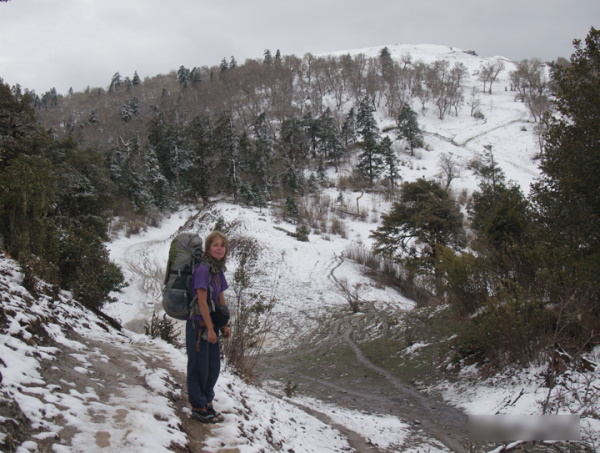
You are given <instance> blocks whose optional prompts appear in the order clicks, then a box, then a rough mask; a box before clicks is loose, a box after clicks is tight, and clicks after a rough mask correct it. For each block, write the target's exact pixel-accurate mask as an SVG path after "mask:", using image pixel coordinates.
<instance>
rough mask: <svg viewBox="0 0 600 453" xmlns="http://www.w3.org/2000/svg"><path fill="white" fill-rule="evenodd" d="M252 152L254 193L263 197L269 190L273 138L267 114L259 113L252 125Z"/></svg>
mask: <svg viewBox="0 0 600 453" xmlns="http://www.w3.org/2000/svg"><path fill="white" fill-rule="evenodd" d="M253 129H254V138H255V140H254V152H253V156H252V159H251V168H252V173H253V175H254V184H255V185H256V187H257V190H256V191H255V193H257V194H260V196H261V197H263V202H264V194H267V193H269V192H270V190H271V159H272V155H273V139H272V137H271V133H270V132H269V123H268V121H267V116H266V114H265V113H264V112H263V113H261V114H260V115H259V116H258V117H257V118H256V120H255V121H254V125H253Z"/></svg>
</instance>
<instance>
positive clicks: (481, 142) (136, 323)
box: [0, 45, 600, 453]
mask: <svg viewBox="0 0 600 453" xmlns="http://www.w3.org/2000/svg"><path fill="white" fill-rule="evenodd" d="M388 48H389V49H390V51H391V53H392V56H394V57H400V56H401V55H402V54H404V53H405V52H410V53H411V55H412V58H413V61H416V60H419V59H422V60H423V61H425V62H427V63H430V62H432V61H434V60H435V59H442V58H444V59H448V60H449V61H451V63H453V62H454V61H461V62H463V63H464V64H465V65H466V66H467V67H468V69H469V74H470V77H469V78H468V80H467V81H466V82H465V84H466V86H467V87H468V86H480V84H481V82H479V81H478V80H477V77H476V76H475V75H474V73H475V72H476V71H477V70H478V69H479V66H480V65H481V63H482V62H484V61H489V59H485V60H484V59H482V58H480V57H477V56H474V55H471V54H468V53H465V52H462V51H461V50H459V49H450V48H447V47H442V46H403V45H397V46H388ZM380 50H381V48H374V49H362V50H360V51H352V52H351V53H358V52H362V53H365V54H367V55H378V54H379V52H380ZM343 53H348V52H343ZM500 59H501V58H500ZM502 60H503V61H505V60H504V59H502ZM505 64H506V68H505V70H504V71H503V72H502V73H501V74H500V77H499V79H498V80H497V81H496V82H495V84H494V94H493V95H485V94H481V93H480V94H479V99H480V101H481V106H480V110H481V111H482V112H483V113H484V115H485V117H486V118H485V119H484V120H477V119H474V118H472V117H470V116H469V115H468V114H467V113H465V112H461V113H460V114H459V115H458V116H452V115H446V117H445V119H444V120H443V121H441V120H439V119H438V118H437V113H436V111H435V110H434V109H433V108H432V107H430V106H429V107H428V108H427V110H426V111H424V112H422V111H421V110H420V109H417V108H415V110H416V111H418V112H419V123H420V125H421V127H422V129H424V130H425V131H426V135H425V142H426V144H427V149H426V150H424V149H420V150H417V151H416V156H415V157H412V158H411V157H410V156H408V154H406V153H405V152H402V151H401V150H400V148H399V147H398V152H399V155H400V157H401V159H402V161H403V162H404V165H403V166H402V168H401V173H402V177H403V180H405V181H411V180H415V179H416V178H419V177H426V178H435V177H440V168H439V160H440V157H441V156H442V155H443V154H450V153H451V154H452V155H453V156H454V157H455V158H456V159H457V160H458V161H459V162H462V163H463V164H464V166H463V169H462V173H461V177H460V178H458V179H456V180H454V181H453V183H452V186H451V188H452V190H453V192H454V193H455V194H459V193H461V192H462V191H466V192H468V193H471V192H472V191H474V190H476V188H477V184H478V182H477V180H476V178H475V177H474V175H473V173H472V172H471V171H470V170H468V169H467V168H466V163H467V162H468V161H470V160H471V159H473V157H474V156H475V155H476V154H477V153H481V152H482V151H483V147H484V146H487V145H492V147H493V151H494V154H495V156H496V158H497V160H498V163H499V165H500V166H501V167H502V169H503V170H504V172H505V174H506V177H507V179H508V180H513V181H515V182H516V183H518V184H519V185H520V186H521V187H522V188H523V190H524V192H525V193H527V191H528V187H529V184H530V183H531V182H532V181H533V180H534V178H535V177H536V176H537V175H538V170H537V164H536V162H535V161H534V160H533V158H534V156H535V155H536V154H537V152H538V144H537V138H536V137H535V134H534V132H533V127H534V123H532V122H531V121H530V118H529V113H528V111H527V109H526V107H525V106H524V105H523V104H522V103H517V102H515V101H514V93H511V92H510V91H505V88H506V87H507V86H508V73H509V71H510V70H513V69H514V65H513V63H511V62H509V61H505ZM413 107H417V106H413ZM466 108H467V107H463V109H466ZM379 121H380V125H381V126H382V127H383V126H385V125H391V124H392V122H391V121H390V119H389V118H383V117H380V118H379ZM397 146H398V145H397ZM338 196H339V193H338V192H337V191H336V190H333V189H332V190H329V191H326V192H325V193H324V194H323V195H322V197H329V199H330V204H331V205H335V204H336V203H337V200H338ZM359 197H360V198H359ZM343 200H344V203H345V205H346V209H347V210H355V209H356V208H357V206H358V209H359V210H360V211H361V213H366V215H365V217H364V220H358V219H357V218H355V217H353V216H347V217H345V218H344V219H343V222H344V228H345V231H346V234H345V235H344V237H341V236H339V235H336V234H332V233H329V232H327V231H326V229H327V228H326V227H325V228H323V231H321V232H320V233H318V234H317V232H314V231H313V232H312V233H311V235H310V237H309V241H308V242H300V241H297V240H296V239H295V238H293V237H291V236H290V235H288V234H286V231H288V232H294V230H295V225H292V224H289V223H286V222H283V221H281V220H278V216H277V215H275V213H274V212H272V211H271V210H270V208H265V209H264V210H262V211H260V210H258V209H253V208H243V207H240V206H236V205H232V204H229V203H225V202H222V203H217V204H216V205H214V206H212V207H210V208H209V209H207V210H206V211H204V213H203V214H202V215H201V216H196V214H197V211H196V210H194V209H193V208H189V209H185V210H183V211H181V212H178V213H175V214H173V215H172V216H171V217H170V218H168V219H165V220H164V221H163V223H162V225H161V226H160V227H157V228H148V230H147V231H144V232H142V233H141V234H139V235H136V236H131V237H125V236H119V237H115V238H114V240H112V242H111V243H110V244H108V247H109V250H110V253H111V257H112V259H113V260H114V261H115V262H117V263H118V264H119V265H120V266H121V267H122V269H123V272H124V275H125V277H126V279H127V282H128V284H129V285H128V287H126V288H125V289H124V290H123V292H122V293H120V294H116V295H115V296H116V297H117V301H116V302H115V303H111V304H108V305H107V306H106V307H105V309H104V310H105V312H106V313H107V314H109V315H110V316H112V317H114V318H116V319H118V320H119V321H120V322H121V323H122V324H123V325H124V326H125V327H126V329H125V330H123V331H122V332H117V331H116V330H114V329H112V328H111V327H110V326H109V325H108V324H107V323H106V322H105V321H104V320H102V319H99V318H97V317H96V316H95V315H93V314H90V313H89V312H87V311H86V310H84V309H82V308H81V307H80V306H79V305H78V304H77V303H76V302H75V301H72V300H71V298H70V295H69V294H68V293H61V294H60V295H58V296H53V295H52V291H51V290H50V289H46V290H44V289H43V288H45V287H44V285H43V284H42V283H40V288H42V290H40V291H39V293H40V295H39V296H37V297H34V296H32V295H31V294H30V293H29V292H28V291H27V290H25V289H24V288H23V286H22V278H23V275H22V273H21V271H20V270H19V269H18V267H17V265H16V264H15V263H14V262H13V261H11V260H9V259H7V258H5V257H3V256H2V257H0V287H1V290H2V300H1V303H2V310H1V312H0V371H1V373H2V381H1V383H0V384H1V387H0V401H1V402H2V406H0V422H1V423H2V425H3V426H6V427H7V431H6V433H4V434H2V433H0V445H2V444H4V445H11V444H10V438H11V435H10V434H8V433H10V432H11V431H10V429H9V428H10V426H16V425H18V424H19V423H20V422H19V417H20V416H22V417H25V418H26V419H27V420H29V421H30V422H31V436H30V439H31V440H29V441H28V442H26V443H23V444H21V445H13V446H14V448H13V450H16V451H19V452H21V453H24V452H27V451H30V452H36V451H53V452H58V453H62V452H67V451H69V452H84V451H85V452H94V451H98V452H100V451H127V452H142V451H144V452H146V451H153V452H160V451H172V450H173V449H176V448H183V446H184V445H185V444H186V443H187V442H189V441H190V439H189V437H190V435H189V433H188V435H187V436H186V433H185V432H184V431H182V430H181V429H180V428H181V426H182V424H184V421H183V419H182V417H185V410H184V411H183V412H182V410H181V409H180V410H177V408H178V404H180V403H181V402H179V403H178V398H179V396H180V395H181V394H182V391H183V389H182V385H183V380H182V376H183V375H184V373H185V363H186V359H185V353H184V351H182V350H180V349H177V348H175V347H173V346H171V345H168V344H166V343H165V342H163V341H161V340H152V339H150V338H148V337H146V336H145V335H143V334H142V332H143V326H144V323H145V322H147V321H148V320H149V318H150V316H151V315H152V313H153V312H156V313H160V310H161V308H160V290H161V282H162V278H163V273H164V266H165V262H166V256H167V250H168V247H169V244H170V240H171V239H172V238H173V237H174V235H175V234H176V233H177V232H178V231H182V230H192V231H196V232H198V233H199V234H200V235H205V234H206V233H207V232H209V231H210V230H212V228H213V227H214V225H215V224H216V222H217V220H218V218H219V217H221V218H222V219H223V220H224V221H225V222H226V223H227V224H228V225H229V226H230V227H231V232H232V234H233V235H235V236H236V237H249V238H253V239H254V240H256V241H257V243H258V244H260V248H259V249H260V256H259V257H258V258H257V260H258V262H259V264H260V266H259V272H257V273H256V274H255V275H254V276H253V278H254V280H253V282H252V284H253V288H254V289H255V290H257V291H260V292H262V293H264V294H265V295H268V296H269V297H272V298H274V300H275V301H276V303H275V308H274V309H275V311H276V313H277V314H278V318H280V319H282V320H285V322H286V323H288V324H289V328H288V329H286V330H284V331H281V334H280V335H277V336H273V337H272V338H270V341H269V344H268V345H267V347H268V348H269V349H272V350H277V349H281V348H286V347H288V346H290V345H291V344H293V342H294V338H296V337H297V335H299V334H300V335H301V334H303V333H306V332H308V331H310V330H311V329H314V328H315V327H317V326H318V323H319V318H320V316H322V315H323V314H324V313H326V312H327V310H328V309H331V308H336V307H344V306H346V305H347V303H348V302H347V301H346V299H345V297H344V295H343V294H342V292H341V291H340V289H339V286H338V284H337V282H339V281H340V279H345V280H344V281H345V282H346V283H347V285H348V286H349V287H352V286H353V285H356V284H362V285H363V287H364V288H367V289H368V292H367V293H366V295H365V298H366V299H368V300H372V301H376V303H378V304H381V305H382V306H383V305H385V306H386V307H393V309H396V310H411V309H412V308H413V307H414V306H415V304H414V302H413V301H411V300H409V299H407V298H406V297H404V296H403V295H401V294H399V293H398V292H397V291H395V290H393V289H391V288H386V287H382V286H380V285H373V284H372V283H371V282H370V281H369V279H368V278H367V277H366V276H365V275H364V274H363V272H362V269H361V267H360V266H359V265H358V264H356V263H353V262H351V261H349V260H347V259H345V254H346V251H347V250H348V248H349V247H351V246H356V245H362V246H364V247H366V248H369V247H370V245H371V240H370V238H369V234H370V232H371V230H373V229H374V228H376V227H377V222H378V221H379V219H380V215H381V214H382V213H384V212H386V210H387V209H388V208H389V202H387V201H386V200H385V199H384V198H383V197H382V196H380V195H377V194H364V195H363V196H361V194H356V193H351V192H345V193H343ZM315 209H319V207H318V206H315ZM237 265H238V263H236V262H235V260H232V261H231V262H230V263H229V266H228V273H227V275H228V278H230V279H232V275H233V272H234V271H235V268H236V266H237ZM3 326H6V327H3ZM286 332H287V334H286ZM48 339H51V340H52V342H54V344H55V345H56V346H53V347H46V346H43V344H44V341H50V340H48ZM417 346H420V347H426V346H427V345H413V349H412V350H411V351H408V350H407V351H404V352H405V353H418V349H417ZM590 360H593V361H596V362H598V360H600V352H596V355H595V356H593V355H592V356H591V357H590ZM117 365H118V367H117ZM118 370H127V372H125V371H118ZM542 371H543V369H542V368H541V367H531V368H529V369H515V370H507V371H506V372H505V373H504V374H503V375H501V376H495V377H494V378H490V379H486V380H482V379H481V378H479V377H478V376H477V375H476V370H473V369H465V370H463V371H462V375H461V376H462V379H461V380H460V381H459V382H458V383H454V384H451V383H448V382H440V383H439V384H438V386H437V388H436V389H434V390H437V391H440V392H441V393H442V395H443V396H444V397H445V398H446V400H447V401H448V402H449V403H451V404H452V405H454V406H456V407H460V408H462V409H463V410H464V411H465V412H466V413H468V414H495V413H499V414H539V413H540V401H550V402H558V401H562V402H561V404H560V406H557V410H558V411H559V412H560V413H574V414H579V415H581V426H582V430H581V432H582V436H583V438H584V439H585V440H586V442H587V443H588V445H590V447H591V448H593V449H594V448H595V449H596V450H597V451H600V446H599V444H598V441H597V440H596V439H597V438H599V437H600V423H599V422H598V416H597V414H598V413H599V410H600V402H599V401H598V394H599V393H600V375H599V373H600V371H599V370H598V369H596V370H595V371H594V372H586V373H571V374H567V375H565V376H564V381H563V382H562V383H561V385H559V386H557V387H555V389H554V390H553V393H552V394H551V395H548V389H547V388H546V387H544V385H543V383H544V382H543V377H542V376H541V372H542ZM180 405H181V404H180ZM183 405H184V406H185V404H183ZM215 405H217V406H218V408H219V409H220V410H222V411H223V412H224V413H225V422H223V423H221V424H219V425H216V426H211V427H204V426H202V427H201V428H198V430H199V431H200V432H201V436H200V440H199V442H200V443H201V444H202V451H207V452H218V451H239V452H244V453H245V452H259V451H292V450H293V451H294V452H295V453H301V452H343V451H349V450H350V449H351V446H350V444H349V440H348V437H347V436H345V435H344V434H343V433H342V432H341V431H340V429H339V427H340V426H344V427H346V429H348V430H351V431H353V432H355V433H357V434H358V435H359V436H361V437H362V438H363V439H365V440H367V441H369V442H371V443H372V444H373V445H376V446H378V448H379V449H380V450H382V451H398V452H400V451H402V452H410V451H415V452H417V451H430V452H436V451H448V449H447V448H445V447H443V446H441V445H440V444H439V442H437V441H435V440H433V439H431V438H429V437H427V436H426V435H425V434H423V436H422V444H421V445H419V446H416V447H407V446H406V445H403V442H404V441H405V439H406V436H407V433H408V431H409V430H410V429H413V430H414V427H410V426H409V425H408V424H407V421H406V420H402V419H399V418H396V417H392V416H389V415H380V416H377V415H369V416H366V415H365V414H363V413H362V412H360V411H357V410H350V409H346V408H342V407H339V406H337V405H336V404H335V401H326V402H325V401H318V400H315V399H311V398H308V397H307V396H303V395H298V396H295V397H293V398H287V397H284V396H283V395H282V392H281V389H280V388H277V386H273V387H272V388H269V387H264V388H258V387H254V386H252V385H249V384H247V383H245V382H243V381H242V380H240V379H239V378H237V377H236V376H234V375H233V374H232V373H231V372H230V371H229V370H228V369H227V368H226V369H225V370H224V372H223V374H222V376H221V379H220V380H219V383H218V385H217V397H216V401H215ZM303 407H310V408H311V409H312V410H313V411H316V412H318V413H319V414H321V415H322V416H321V417H316V416H315V415H314V413H312V414H311V413H309V412H307V411H306V410H304V409H303ZM19 411H21V412H22V414H21V415H20V412H19ZM182 414H183V415H182ZM12 437H15V436H14V435H13V436H12ZM227 449H234V450H227ZM235 449H237V450H235ZM8 451H11V450H8Z"/></svg>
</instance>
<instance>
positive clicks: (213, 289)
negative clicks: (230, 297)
mask: <svg viewBox="0 0 600 453" xmlns="http://www.w3.org/2000/svg"><path fill="white" fill-rule="evenodd" d="M228 249H229V241H228V239H227V236H225V235H224V234H223V233H221V232H219V231H213V232H212V233H210V234H209V235H208V236H207V237H206V240H205V246H204V256H203V257H202V261H201V262H200V264H199V265H198V266H197V267H196V270H195V271H194V277H193V279H192V291H193V292H194V294H195V295H197V297H198V309H199V312H200V313H199V314H198V313H197V312H196V311H194V313H195V314H193V315H192V316H191V317H190V318H189V319H188V320H187V322H186V329H185V343H186V350H187V357H188V363H187V386H188V396H189V402H190V404H191V406H192V417H193V418H194V419H195V420H198V421H200V422H202V423H216V422H220V421H223V420H224V417H223V415H222V414H220V413H219V412H217V411H216V410H215V408H214V407H213V399H214V397H215V392H214V388H215V384H216V383H217V379H218V378H219V373H220V371H221V349H220V345H219V333H222V334H223V338H229V337H230V336H231V331H230V329H229V327H227V326H226V325H224V326H220V325H215V324H217V323H221V322H220V321H219V320H217V319H215V320H214V321H213V319H211V309H210V305H209V304H210V302H211V300H210V299H212V303H213V304H214V305H215V307H216V306H218V305H222V306H225V307H226V306H227V304H226V302H225V296H224V295H223V292H224V291H225V290H226V289H227V288H228V287H229V285H228V284H227V280H226V279H225V274H224V271H225V260H226V258H227V252H228Z"/></svg>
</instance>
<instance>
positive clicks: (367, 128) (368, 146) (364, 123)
mask: <svg viewBox="0 0 600 453" xmlns="http://www.w3.org/2000/svg"><path fill="white" fill-rule="evenodd" d="M374 112H375V108H374V107H373V105H372V104H371V102H370V101H369V99H368V98H366V97H365V98H364V99H363V101H362V102H361V103H360V107H359V110H358V115H357V117H356V127H357V129H358V135H359V136H360V137H361V140H360V143H359V144H360V146H361V148H362V152H361V153H360V155H359V157H358V159H359V162H358V170H359V171H360V172H361V173H362V174H364V175H365V176H366V177H367V178H368V179H369V183H370V184H371V185H373V183H374V182H375V179H376V178H377V177H378V176H379V175H380V174H381V171H382V169H383V159H382V157H381V148H380V146H379V142H378V139H379V127H378V126H377V121H376V120H375V116H374V115H373V113H374Z"/></svg>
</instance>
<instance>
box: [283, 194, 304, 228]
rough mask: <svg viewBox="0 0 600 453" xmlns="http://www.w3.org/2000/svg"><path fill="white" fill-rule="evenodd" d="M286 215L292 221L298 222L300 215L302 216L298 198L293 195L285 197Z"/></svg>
mask: <svg viewBox="0 0 600 453" xmlns="http://www.w3.org/2000/svg"><path fill="white" fill-rule="evenodd" d="M285 215H286V217H288V218H289V219H291V221H292V223H296V222H297V221H298V217H299V216H300V210H299V209H298V203H296V199H295V198H294V197H292V196H289V197H287V198H286V199H285Z"/></svg>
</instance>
